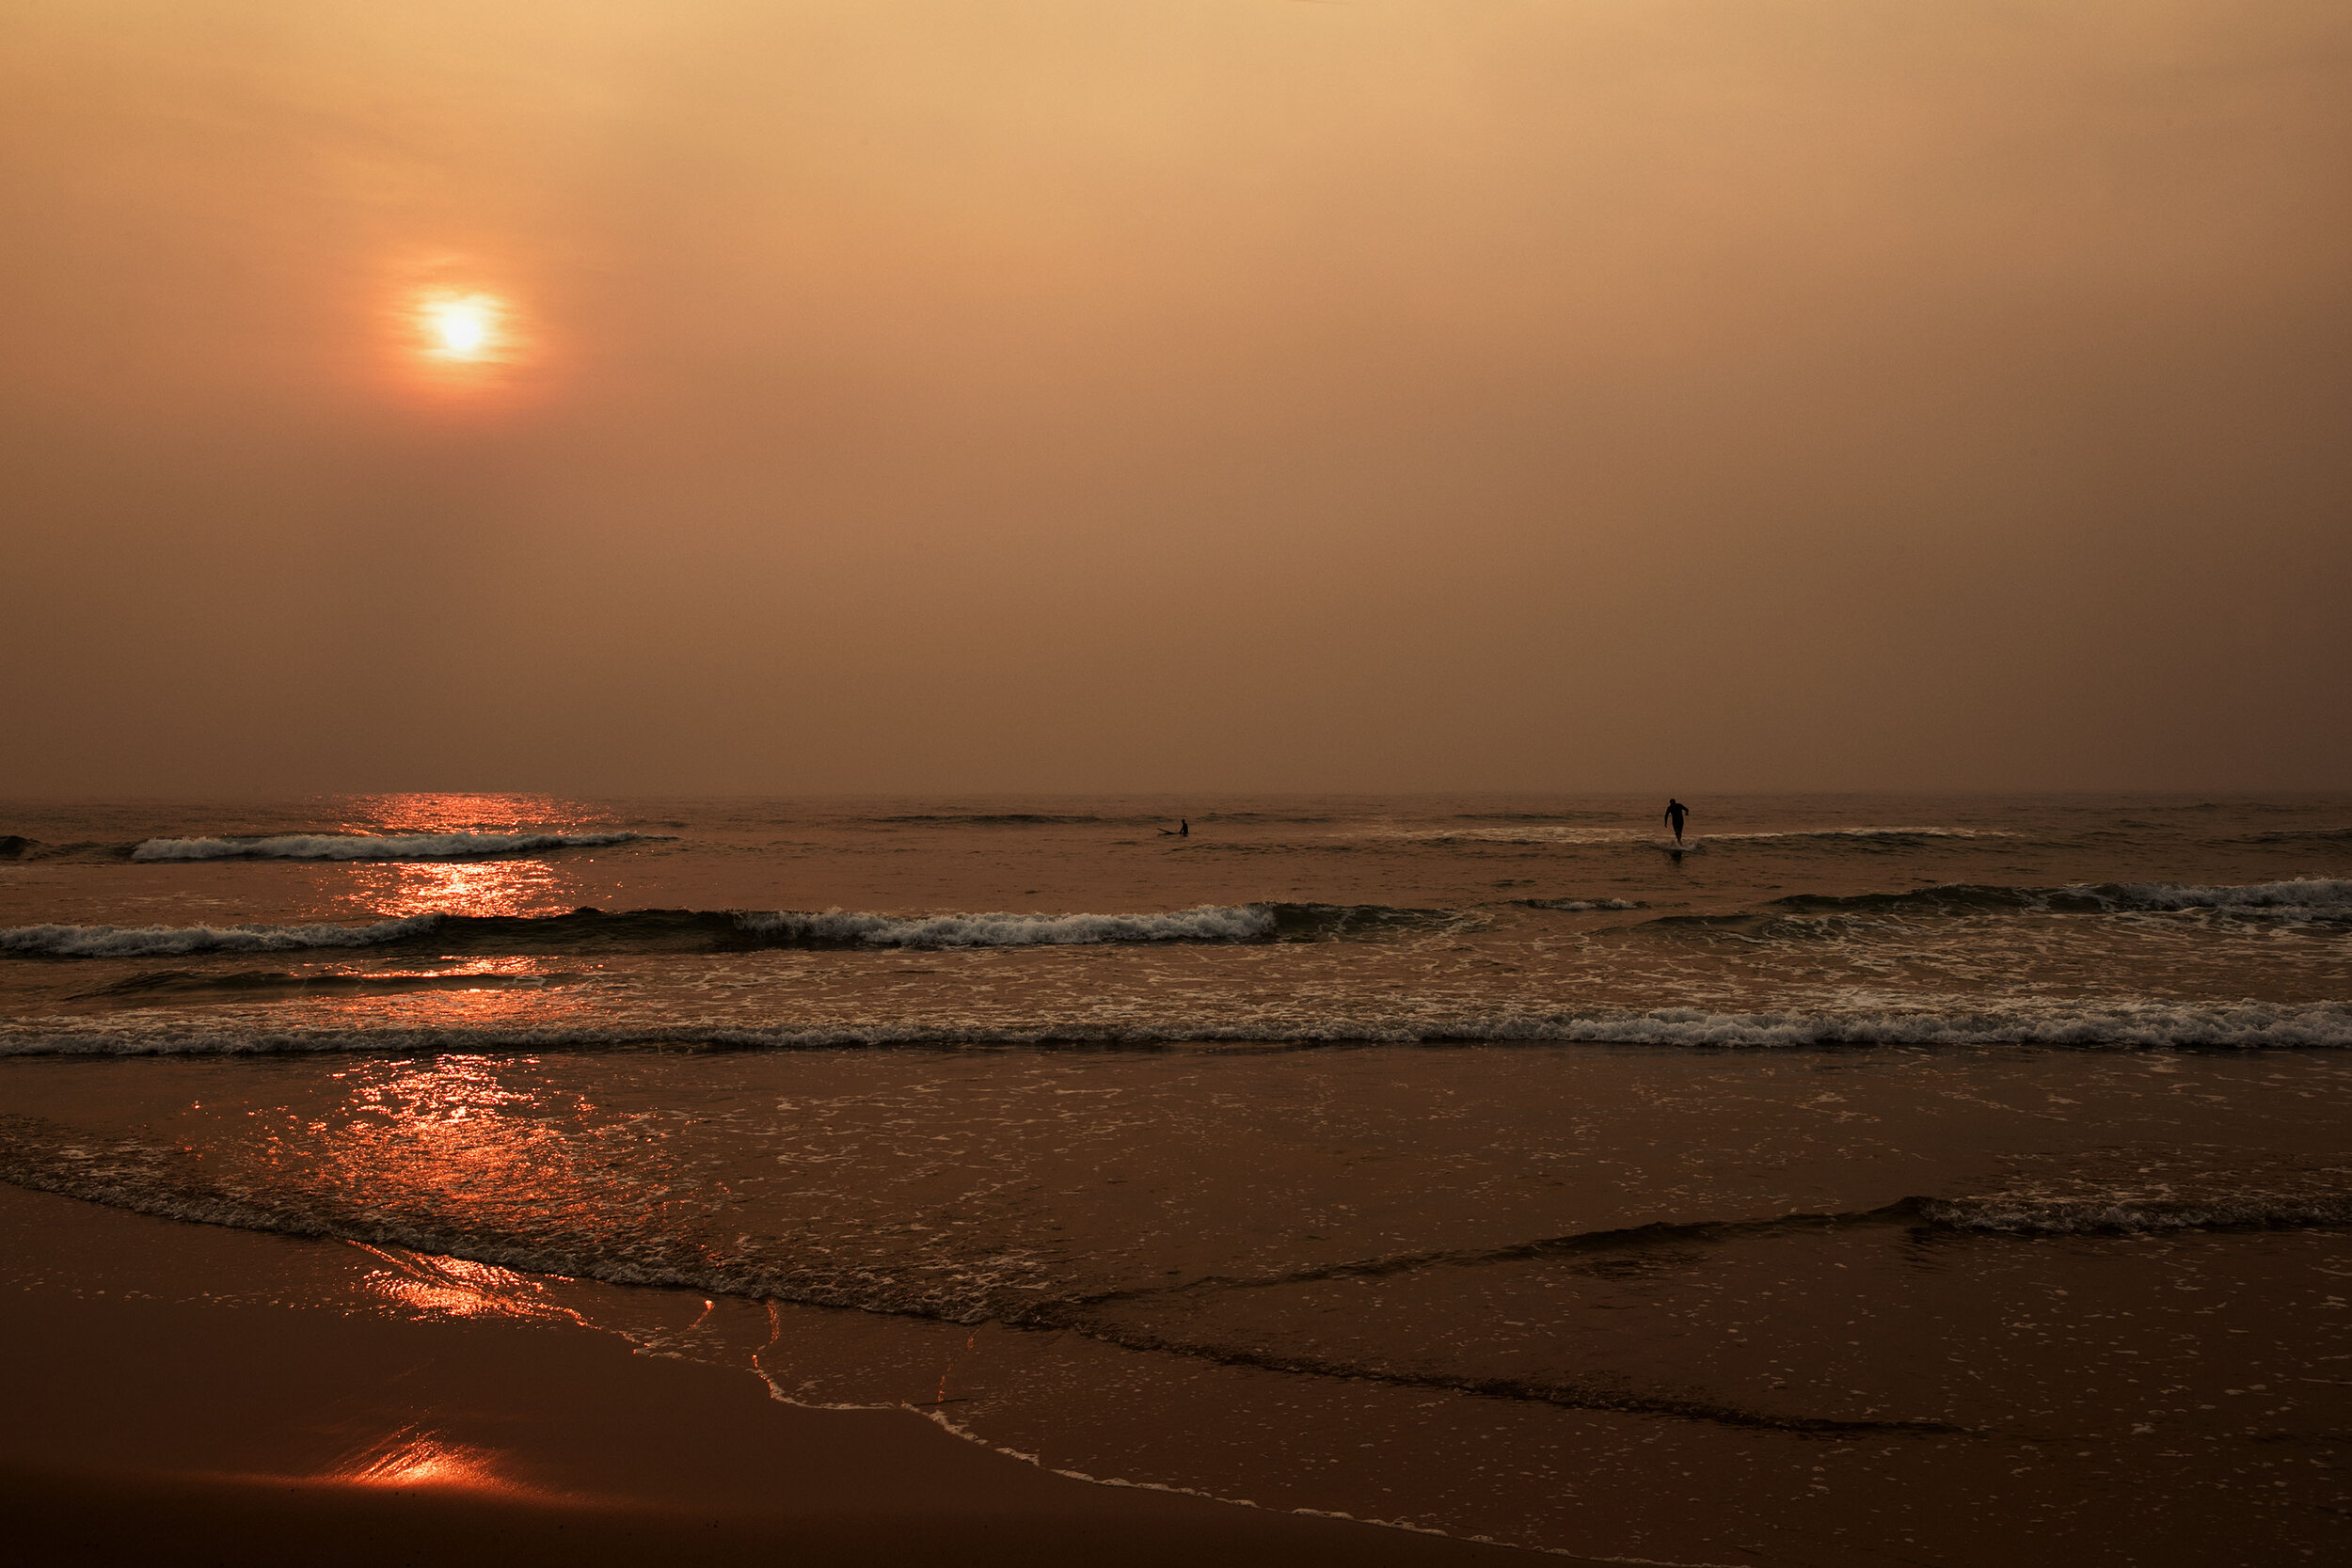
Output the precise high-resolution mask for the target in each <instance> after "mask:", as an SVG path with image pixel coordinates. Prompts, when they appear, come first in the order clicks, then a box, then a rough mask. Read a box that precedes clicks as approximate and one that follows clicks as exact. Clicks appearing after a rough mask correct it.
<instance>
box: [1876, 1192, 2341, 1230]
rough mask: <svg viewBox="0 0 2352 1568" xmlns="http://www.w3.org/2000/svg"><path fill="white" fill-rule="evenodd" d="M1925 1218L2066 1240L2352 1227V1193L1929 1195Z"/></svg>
mask: <svg viewBox="0 0 2352 1568" xmlns="http://www.w3.org/2000/svg"><path fill="white" fill-rule="evenodd" d="M1918 1207H1919V1213H1920V1215H1921V1216H1922V1217H1923V1218H1925V1219H1927V1220H1929V1221H1930V1222H1931V1223H1933V1224H1935V1225H1940V1226H1944V1227H1948V1228H1951V1229H1955V1230H1997V1231H2007V1232H2011V1233H2017V1232H2023V1233H2026V1234H2032V1235H2050V1236H2065V1235H2077V1234H2081V1233H2083V1232H2087V1231H2131V1232H2138V1233H2147V1232H2153V1231H2164V1230H2201V1229H2207V1228H2213V1227H2233V1226H2235V1227H2255V1226H2280V1227H2284V1226H2334V1225H2352V1193H2342V1192H2312V1193H2260V1192H2255V1193H2215V1194H2206V1195H2202V1196H2197V1197H2186V1198H2184V1197H2140V1196H2113V1197H2088V1198H2032V1197H1965V1198H1941V1197H1931V1198H1922V1199H1920V1200H1919V1206H1918Z"/></svg>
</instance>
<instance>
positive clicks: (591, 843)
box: [131, 832, 658, 861]
mask: <svg viewBox="0 0 2352 1568" xmlns="http://www.w3.org/2000/svg"><path fill="white" fill-rule="evenodd" d="M655 836H658V835H654V834H648V833H623V832H612V833H278V834H276V835H273V836H271V837H268V838H151V839H148V840H146V841H145V842H143V843H142V844H140V845H139V847H137V848H135V849H134V850H132V851H131V858H132V859H133V860H135V861H238V860H268V861H421V860H471V859H476V858H480V857H484V856H489V855H518V854H530V853H534V852H537V851H540V850H546V849H593V848H596V847H601V846H603V845H608V844H628V843H631V842H633V841H636V840H640V839H645V838H651V837H655Z"/></svg>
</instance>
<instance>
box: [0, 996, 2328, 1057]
mask: <svg viewBox="0 0 2352 1568" xmlns="http://www.w3.org/2000/svg"><path fill="white" fill-rule="evenodd" d="M1231 1045H1258V1046H1277V1047H1295V1048H1307V1047H1316V1046H1378V1045H1431V1046H1453V1045H1534V1046H1543V1045H1651V1046H1680V1047H1692V1048H1701V1049H1710V1050H1799V1049H1808V1048H1843V1047H1855V1048H1867V1047H1889V1046H1894V1047H1914V1048H1920V1049H1939V1048H1952V1047H1973V1046H2003V1045H2010V1046H2036V1047H2042V1048H2049V1049H2074V1050H2106V1051H2113V1050H2164V1049H2195V1050H2280V1049H2332V1050H2343V1049H2347V1048H2352V1004H2347V1003H2341V1002H2320V1003H2304V1004H2296V1005H2277V1006H2271V1005H2265V1004H2259V1003H2252V1002H2248V1003H2240V1004H2238V1005H2236V1006H2190V1005H2186V1004H2180V1003H2169V1002H2146V1003H2115V1004H2109V1005H2106V1006H2050V1007H2047V1008H2045V1009H2042V1010H2038V1011H2033V1012H2025V1011H2012V1012H2000V1011H1985V1012H1914V1013H1902V1012H1853V1013H1798V1012H1787V1013H1766V1012H1758V1013H1715V1012H1707V1011H1703V1010H1700V1009H1697V1008H1675V1007H1661V1008H1655V1009H1652V1010H1650V1011H1647V1012H1558V1013H1534V1012H1525V1013H1516V1012H1515V1013H1502V1014H1497V1015H1494V1016H1491V1017H1486V1018H1454V1019H1440V1020H1429V1019H1425V1018H1416V1019H1411V1020H1398V1019H1394V1018H1387V1019H1382V1018H1333V1019H1329V1020H1326V1021H1320V1022H1311V1023H1300V1022H1295V1021H1293V1020H1287V1019H1279V1018H1268V1019H1266V1020H1264V1021H1263V1022H1256V1021H1251V1020H1248V1019H1242V1020H1238V1021H1236V1020H1234V1019H1232V1018H1231V1017H1224V1018H1218V1019H1213V1020H1208V1019H1204V1020H1197V1021H1185V1020H1182V1019H1178V1020H1171V1021H1168V1022H1152V1023H1138V1022H1128V1021H1120V1022H1096V1021H1092V1020H1089V1019H1084V1018H1076V1019H1064V1020H1051V1021H1040V1022H1031V1023H1021V1024H1011V1025H1008V1024H1005V1023H1001V1022H992V1023H978V1022H975V1023H972V1024H969V1025H963V1024H958V1023H954V1022H946V1023H923V1024H912V1023H890V1022H831V1023H827V1022H810V1023H795V1024H777V1025H775V1026H772V1027H764V1028H746V1027H744V1026H742V1025H741V1024H739V1023H735V1024H721V1023H697V1022H693V1021H691V1020H686V1021H680V1022H675V1023H658V1024H656V1023H647V1024H616V1025H568V1024H562V1025H547V1026H540V1027H500V1026H481V1027H472V1028H463V1027H438V1028H344V1029H338V1028H286V1029H267V1028H254V1027H250V1026H247V1027H245V1028H238V1029H222V1028H219V1027H216V1026H213V1025H209V1024H203V1025H199V1024H192V1023H187V1022H154V1023H142V1024H139V1025H135V1026H126V1025H124V1024H122V1023H120V1022H118V1021H115V1020H105V1021H98V1022H87V1023H85V1022H81V1021H78V1020H75V1021H65V1020H57V1019H50V1020H42V1021H39V1022H25V1023H17V1024H7V1025H0V1057H8V1056H124V1055H141V1056H145V1055H264V1054H299V1053H319V1052H333V1051H367V1052H401V1053H414V1052H436V1051H450V1052H485V1051H491V1052H495V1051H533V1052H545V1051H612V1050H630V1049H640V1048H648V1047H687V1048H692V1049H698V1050H705V1051H841V1050H856V1049H861V1048H877V1049H880V1048H892V1047H904V1048H928V1049H957V1048H964V1047H972V1048H1073V1049H1082V1050H1085V1049H1092V1050H1119V1049H1128V1050H1162V1049H1169V1048H1181V1047H1186V1046H1208V1047H1218V1046H1231Z"/></svg>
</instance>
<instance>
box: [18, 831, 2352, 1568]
mask: <svg viewBox="0 0 2352 1568" xmlns="http://www.w3.org/2000/svg"><path fill="white" fill-rule="evenodd" d="M1693 804H1694V805H1695V806H1696V807H1697V809H1698V811H1699V813H1700V815H1699V816H1698V817H1697V818H1696V819H1695V820H1694V823H1693V827H1694V829H1698V830H1701V831H1700V832H1696V833H1695V834H1694V842H1693V843H1692V844H1691V845H1690V846H1689V847H1686V848H1685V849H1684V850H1683V851H1682V853H1681V854H1680V855H1679V856H1678V857H1677V855H1676V854H1674V853H1673V852H1672V849H1671V846H1670V845H1669V844H1667V843H1665V842H1663V841H1661V838H1660V836H1659V834H1660V832H1661V830H1660V829H1659V828H1657V827H1656V826H1654V825H1653V823H1652V822H1651V821H1650V820H1649V817H1650V814H1651V813H1652V812H1653V811H1654V810H1655V803H1654V802H1648V801H1642V802H1634V801H1618V800H1525V799H1517V800H1496V799H1464V800H1433V799H1428V798H1421V799H1415V800H1379V801H1368V800H1295V799H1294V800H1226V801H1217V802H1200V801H1189V802H1175V801H1134V800H1082V801H1071V800H1042V801H1041V800H967V801H922V802H908V801H883V802H843V801H829V802H799V803H795V802H747V801H728V802H695V801H662V802H631V803H617V804H616V803H601V804H599V803H580V802H565V801H557V800H538V799H531V798H517V797H422V798H417V797H410V798H392V799H386V800H328V801H313V802H305V803H294V804H286V805H277V806H268V807H262V806H255V805H245V806H240V807H238V808H236V809H234V810H231V809H229V808H224V807H210V808H203V807H184V806H176V807H171V808H153V807H119V808H109V809H106V810H103V811H91V810H68V809H64V808H54V809H46V810H44V809H40V808H26V809H21V810H18V811H17V812H16V813H15V814H14V815H13V816H12V817H10V818H9V819H8V821H7V822H5V823H0V829H5V830H6V831H7V832H13V833H15V834H17V835H19V837H20V838H21V839H23V840H26V841H29V842H26V843H22V844H19V845H17V846H15V847H14V849H15V854H16V857H17V858H15V859H13V860H9V861H7V862H0V927H6V930H5V931H4V932H0V1003H4V1004H5V1006H6V1009H7V1013H6V1019H5V1022H0V1053H7V1054H8V1056H9V1057H10V1058H11V1059H9V1060H8V1061H6V1062H0V1113H4V1114H5V1115H4V1117H0V1178H5V1179H7V1180H13V1181H16V1182H19V1183H21V1184H24V1185H29V1186H36V1187H40V1188H44V1189H47V1190H51V1191H57V1192H64V1193H69V1194H72V1195H76V1196H84V1197H88V1198H91V1199H94V1200H96V1201H101V1202H106V1203H112V1204H116V1205H119V1206H122V1207H128V1208H135V1209H139V1210H142V1211H145V1212H152V1213H161V1214H167V1215H173V1216H177V1217H182V1218H188V1219H201V1220H206V1221H211V1222H214V1223H221V1224H230V1225H238V1226H246V1227H259V1228H267V1229H276V1230H282V1231H289V1232H293V1233H296V1234H304V1235H315V1236H321V1237H329V1238H339V1239H343V1240H346V1241H351V1242H357V1243H366V1244H369V1245H373V1246H375V1247H378V1248H381V1249H383V1250H384V1252H385V1255H386V1257H387V1259H388V1262H387V1276H388V1280H391V1281H392V1282H393V1283H397V1280H398V1279H408V1280H409V1281H410V1285H409V1286H408V1287H402V1288H404V1289H414V1290H421V1291H425V1294H426V1296H430V1295H431V1293H432V1291H444V1293H446V1292H448V1291H455V1292H456V1295H455V1296H454V1297H453V1298H452V1299H466V1291H474V1292H475V1293H476V1294H480V1293H481V1292H482V1291H485V1290H486V1291H489V1292H490V1293H491V1294H492V1295H496V1294H497V1293H498V1292H499V1291H524V1290H525V1289H526V1286H527V1284H528V1277H529V1276H528V1275H519V1276H517V1275H502V1274H499V1273H498V1271H501V1270H516V1271H536V1272H537V1273H539V1274H544V1275H562V1276H569V1277H576V1278H582V1279H595V1280H600V1281H605V1282H609V1283H620V1284H625V1285H634V1286H638V1287H641V1288H642V1291H641V1297H631V1296H629V1295H628V1293H627V1292H623V1294H622V1295H621V1296H620V1297H618V1298H616V1297H614V1296H613V1295H612V1292H610V1291H600V1292H599V1293H597V1294H596V1296H595V1298H594V1302H593V1303H592V1304H591V1305H590V1306H589V1307H583V1308H582V1315H583V1316H586V1317H589V1318H591V1319H593V1320H594V1321H595V1322H596V1323H598V1324H599V1325H601V1326H605V1327H610V1328H612V1329H614V1330H616V1331H619V1332H625V1333H628V1334H630V1335H632V1336H633V1337H637V1338H641V1339H642V1340H643V1341H644V1342H645V1343H647V1344H649V1345H659V1346H660V1347H662V1348H666V1349H670V1350H673V1351H676V1352H680V1353H685V1354H697V1355H703V1356H707V1357H709V1358H711V1359H714V1360H717V1361H720V1362H722V1363H724V1364H730V1365H739V1366H742V1367H744V1368H745V1370H747V1371H751V1370H756V1371H757V1372H758V1373H759V1374H760V1375H762V1376H764V1377H766V1378H768V1380H769V1381H770V1383H771V1386H773V1387H774V1388H775V1389H776V1390H777V1391H778V1393H779V1395H780V1396H782V1397H788V1398H791V1399H795V1400H800V1401H803V1402H813V1403H843V1404H871V1403H892V1402H903V1403H906V1404H909V1405H912V1406H915V1407H918V1408H921V1409H923V1410H925V1411H926V1412H927V1413H929V1414H932V1415H933V1416H935V1417H936V1418H941V1419H944V1420H946V1421H949V1422H951V1423H952V1424H953V1425H954V1426H956V1427H957V1428H958V1429H959V1430H961V1431H963V1432H965V1433H968V1434H970V1435H972V1436H973V1437H975V1438H976V1439H977V1440H979V1441H983V1442H987V1443H990V1444H993V1445H995V1446H998V1447H1001V1448H1005V1449H1011V1450H1014V1451H1018V1452H1022V1453H1025V1454H1030V1455H1035V1456H1037V1457H1039V1459H1040V1460H1041V1463H1044V1464H1046V1465H1051V1466H1053V1467H1056V1468H1061V1469H1067V1470H1071V1471H1073V1472H1076V1473H1081V1474H1085V1475H1089V1476H1093V1477H1097V1478H1116V1479H1120V1480H1124V1481H1132V1482H1140V1483H1150V1484H1160V1485H1172V1486H1182V1487H1187V1488H1193V1489H1197V1490H1201V1491H1205V1492H1209V1493H1211V1494H1213V1495H1216V1496H1222V1497H1247V1498H1250V1499H1253V1500H1256V1501H1258V1502H1260V1503H1262V1504H1266V1505H1269V1506H1282V1507H1293V1508H1312V1509H1320V1510H1325V1511H1330V1512H1341V1513H1352V1514H1356V1515H1358V1516H1362V1517H1376V1518H1382V1519H1388V1520H1392V1521H1398V1522H1406V1523H1411V1524H1414V1525H1416V1526H1419V1527H1422V1528H1438V1529H1443V1530H1447V1531H1449V1532H1453V1533H1459V1534H1465V1535H1478V1536H1486V1537H1490V1538H1493V1539H1498V1540H1503V1541H1509V1542H1513V1543H1517V1544H1528V1545H1538V1546H1548V1547H1551V1548H1554V1549H1561V1550H1570V1551H1575V1552H1579V1553H1581V1554H1585V1555H1591V1556H1599V1557H1623V1558H1629V1559H1650V1560H1684V1561H1736V1560H1749V1561H1754V1560H1794V1561H1815V1562H1833V1561H1835V1562H1846V1561H1852V1562H1878V1561H1937V1562H1974V1561H1980V1560H1993V1559H1994V1558H2000V1559H2001V1560H2049V1561H2060V1560H2066V1561H2084V1560H2115V1561H2135V1560H2136V1561H2159V1560H2163V1561H2172V1560H2178V1561H2204V1562H2212V1561H2234V1560H2245V1561H2256V1560H2280V1559H2282V1558H2288V1559H2292V1558H2296V1557H2303V1556H2312V1555H2327V1554H2328V1553H2330V1552H2332V1551H2337V1550H2341V1549H2342V1548H2343V1546H2344V1545H2345V1544H2347V1543H2346V1542H2345V1539H2344V1524H2343V1520H2344V1517H2345V1515H2344V1512H2343V1510H2344V1506H2345V1503H2346V1498H2345V1497H2344V1491H2343V1488H2342V1487H2341V1485H2340V1483H2339V1482H2338V1481H2337V1480H2336V1476H2337V1475H2338V1473H2339V1472H2337V1471H2335V1470H2334V1469H2332V1468H2331V1467H2330V1466H2331V1465H2332V1463H2333V1461H2334V1458H2335V1457H2336V1454H2337V1450H2338V1449H2339V1447H2340V1445H2341V1443H2342V1440H2343V1436H2344V1432H2345V1430H2346V1429H2347V1428H2348V1427H2352V1419H2348V1418H2352V1400H2348V1399H2347V1398H2346V1390H2347V1388H2352V1370H2347V1369H2352V1334H2347V1332H2346V1329H2345V1327H2344V1319H2345V1315H2346V1307H2347V1300H2346V1298H2347V1296H2352V1133H2347V1132H2346V1129H2347V1128H2352V1118H2347V1116H2346V1112H2347V1109H2352V1104H2348V1103H2347V1102H2348V1101H2352V1056H2347V1055H2345V1054H2344V1053H2343V1051H2342V1047H2344V1045H2346V1044H2347V1043H2352V831H2347V828H2346V824H2352V800H2346V799H2344V798H2315V797H2301V798H2291V799H2288V798H2282V799H2279V800H2153V799H2131V800H2090V799H2085V798H2062V799H2046V800H2045V799H1996V798H1970V799H1965V800H1932V799H1921V798H1895V799H1883V800H1879V799H1822V798H1808V799H1787V800H1766V799H1756V800H1733V801H1713V802H1709V801H1698V802H1693ZM1179 810H1183V811H1186V812H1188V814H1189V816H1190V821H1191V826H1192V830H1193V831H1192V832H1191V833H1190V834H1189V835H1187V836H1184V837H1181V838H1177V837H1170V836H1166V835H1163V834H1162V833H1161V832H1159V831H1158V829H1159V827H1160V826H1161V825H1162V824H1163V822H1166V823H1168V825H1172V824H1173V821H1174V819H1175V813H1176V812H1177V811H1179ZM622 833H635V834H640V835H644V836H640V837H636V838H630V839H616V838H614V836H613V835H617V834H622ZM516 834H523V835H532V839H535V840H538V841H541V842H532V841H531V840H529V839H527V840H523V841H517V840H516V838H515V837H513V836H511V835H516ZM479 835H508V836H505V837H503V838H496V839H494V838H489V837H485V836H479ZM549 837H564V838H573V839H585V838H596V839H598V840H601V842H596V843H585V842H583V843H578V844H576V845H573V846H570V847H550V846H548V845H547V844H545V843H544V842H543V841H544V840H546V839H547V838H549ZM191 841H192V842H193V847H191ZM518 842H519V843H520V845H521V846H522V847H518ZM371 856H373V857H380V858H369V857H371ZM419 856H429V857H430V858H416V857H419ZM403 857H406V858H403ZM586 911H596V912H586ZM640 911H664V912H650V913H649V912H640ZM436 1259H472V1260H474V1262H475V1264H476V1265H490V1266H493V1267H492V1275H475V1276H468V1279H470V1283H469V1282H468V1279H460V1280H458V1282H457V1283H455V1284H450V1283H448V1281H447V1280H446V1279H445V1278H444V1277H443V1275H442V1274H441V1273H438V1272H437V1271H447V1270H449V1269H453V1268H458V1267H460V1265H458V1264H454V1263H449V1262H440V1261H436ZM493 1276H495V1277H493ZM485 1278H488V1279H491V1280H492V1283H491V1284H489V1285H486V1286H485V1284H484V1283H483V1280H484V1279H485ZM419 1279H425V1280H428V1281H430V1280H435V1279H440V1280H442V1283H439V1284H430V1285H429V1286H428V1285H418V1284H416V1281H417V1280H419ZM501 1280H503V1281H506V1283H499V1281H501ZM387 1288H388V1289H391V1288H392V1286H391V1285H390V1284H388V1287H387ZM528 1289H529V1290H530V1291H546V1290H560V1289H562V1287H561V1286H560V1285H556V1284H550V1283H548V1282H547V1281H544V1280H542V1281H540V1282H539V1283H538V1284H535V1285H528ZM676 1291H691V1292H692V1295H691V1304H692V1305H693V1307H694V1308H695V1310H694V1311H693V1312H692V1313H691V1314H690V1315H689V1316H688V1318H687V1319H686V1320H684V1321H681V1320H680V1319H679V1317H678V1310H679V1309H678V1308H677V1307H675V1306H674V1305H671V1304H672V1303H673V1301H674V1300H675V1299H684V1298H676V1297H675V1292H676ZM641 1298H642V1301H643V1303H644V1306H643V1307H642V1309H641V1308H639V1307H629V1306H626V1305H622V1306H616V1305H615V1302H616V1300H617V1301H621V1302H628V1301H633V1300H639V1299H641ZM419 1299H424V1298H422V1297H420V1298H419ZM585 1299H586V1298H583V1300H585ZM705 1299H708V1300H710V1301H712V1302H714V1303H716V1304H718V1305H714V1306H713V1307H711V1308H710V1309H709V1310H708V1311H707V1312H705V1311H703V1310H702V1309H701V1306H700V1304H701V1302H702V1301H703V1300H705ZM844 1307H848V1308H858V1309H862V1310H854V1311H847V1312H845V1311H842V1310H840V1309H841V1308H844ZM420 1309H424V1308H420Z"/></svg>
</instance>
